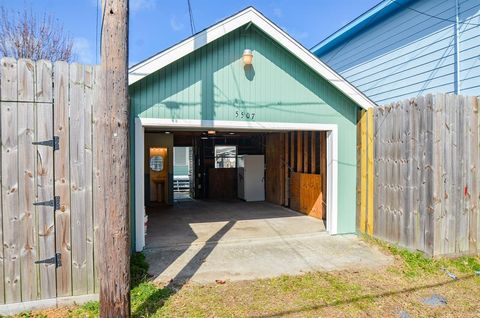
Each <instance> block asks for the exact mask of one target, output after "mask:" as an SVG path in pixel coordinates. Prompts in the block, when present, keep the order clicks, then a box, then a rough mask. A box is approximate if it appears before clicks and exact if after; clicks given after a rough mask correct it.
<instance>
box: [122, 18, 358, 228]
mask: <svg viewBox="0 0 480 318" xmlns="http://www.w3.org/2000/svg"><path fill="white" fill-rule="evenodd" d="M247 48H248V49H251V50H253V54H254V58H253V67H252V68H245V67H244V65H243V62H242V53H243V50H244V49H247ZM130 96H131V103H132V110H133V113H134V114H133V115H134V116H138V117H142V118H170V119H172V121H173V120H176V119H202V120H237V121H257V122H289V123H292V122H293V123H322V124H337V125H338V127H339V148H338V151H339V153H338V155H339V164H338V167H339V183H338V187H339V196H340V197H339V202H338V210H339V222H338V224H339V226H338V230H339V232H354V231H355V195H356V194H355V191H356V188H355V186H356V182H355V175H356V122H357V110H358V107H357V106H356V105H355V104H354V103H353V102H352V101H351V100H350V99H349V98H347V97H346V96H344V95H343V94H342V93H340V92H339V91H338V90H337V89H336V88H334V87H333V86H332V85H331V84H330V83H329V82H327V81H326V80H324V79H323V78H321V77H320V76H319V75H317V74H316V73H314V72H313V71H312V70H311V69H310V68H309V67H308V66H307V65H305V64H303V63H302V62H300V61H299V60H298V59H297V58H295V57H294V56H293V55H291V54H290V53H289V52H288V51H287V50H285V49H284V48H283V47H280V46H279V45H278V44H276V42H275V41H274V40H272V39H270V38H269V37H268V36H266V35H265V34H264V33H263V32H261V31H260V30H259V29H257V28H256V27H255V26H254V25H252V26H250V27H248V28H247V27H242V28H240V29H238V30H236V31H234V32H231V33H230V34H228V35H226V36H224V37H223V38H221V39H219V40H217V41H215V42H213V43H211V44H209V45H207V46H205V47H202V48H200V49H199V50H197V51H196V52H193V53H192V54H190V55H188V56H186V57H184V58H182V59H180V60H178V61H177V62H175V63H172V64H171V65H169V66H167V67H165V68H164V69H161V70H159V71H158V72H156V73H154V74H152V75H150V76H148V77H146V78H144V79H143V80H141V81H139V82H137V83H135V84H133V85H132V86H131V87H130ZM132 147H133V146H132Z"/></svg>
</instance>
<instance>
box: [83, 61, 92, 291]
mask: <svg viewBox="0 0 480 318" xmlns="http://www.w3.org/2000/svg"><path fill="white" fill-rule="evenodd" d="M94 76H95V73H94V69H93V67H92V66H85V106H84V114H83V116H84V118H85V131H84V134H85V137H84V138H85V139H84V142H85V226H86V247H87V248H86V260H87V263H86V266H87V268H86V270H87V292H88V293H94V291H95V287H94V286H95V276H94V270H93V266H94V265H93V264H94V259H93V254H94V253H93V250H94V237H93V235H94V234H93V227H94V225H93V193H92V191H93V175H92V169H93V157H92V156H93V153H92V107H93V102H94V91H93V87H94V84H95V82H94Z"/></svg>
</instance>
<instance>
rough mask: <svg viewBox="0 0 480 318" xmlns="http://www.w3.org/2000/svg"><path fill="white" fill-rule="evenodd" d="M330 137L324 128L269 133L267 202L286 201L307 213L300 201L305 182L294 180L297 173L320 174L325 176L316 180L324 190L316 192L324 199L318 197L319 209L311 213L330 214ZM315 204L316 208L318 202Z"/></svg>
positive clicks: (267, 143)
mask: <svg viewBox="0 0 480 318" xmlns="http://www.w3.org/2000/svg"><path fill="white" fill-rule="evenodd" d="M326 139H327V135H326V132H324V131H295V132H289V133H274V134H269V135H267V139H266V162H267V177H266V182H267V186H266V189H267V192H266V199H267V201H270V202H273V203H275V204H282V202H283V205H285V206H289V207H291V208H292V209H296V210H298V211H300V212H303V213H307V212H306V211H304V210H305V209H303V210H302V209H300V201H299V200H297V199H298V198H297V197H298V195H299V193H300V187H301V182H296V181H295V182H292V180H293V179H294V176H297V178H299V175H300V174H304V175H318V176H321V177H320V178H317V179H315V180H319V181H320V183H321V184H320V190H321V191H316V190H314V191H313V192H312V195H316V199H318V198H320V201H318V202H317V200H315V202H317V205H315V209H314V210H315V212H312V211H309V212H308V213H307V214H311V213H313V214H312V215H313V216H315V217H318V218H323V219H324V218H325V217H326V202H325V198H326V174H325V172H326V170H327V143H326ZM312 178H315V177H312ZM304 179H305V178H304ZM299 180H300V179H299ZM299 180H297V181H299ZM305 180H306V179H305ZM309 180H310V179H309ZM312 180H313V179H312ZM307 184H308V187H310V185H311V184H313V183H312V182H306V183H305V185H307ZM292 187H293V188H292ZM304 192H305V189H304ZM317 192H318V193H317ZM292 200H293V201H292ZM311 206H312V208H313V206H314V205H311Z"/></svg>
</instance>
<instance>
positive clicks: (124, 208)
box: [94, 0, 130, 318]
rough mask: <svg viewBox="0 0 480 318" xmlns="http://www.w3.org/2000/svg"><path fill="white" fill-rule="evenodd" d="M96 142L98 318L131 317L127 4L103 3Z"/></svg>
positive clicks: (116, 0) (124, 1) (111, 0)
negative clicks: (99, 154)
mask: <svg viewBox="0 0 480 318" xmlns="http://www.w3.org/2000/svg"><path fill="white" fill-rule="evenodd" d="M102 11H103V12H102V18H103V23H102V39H101V41H102V42H101V65H100V74H99V75H100V77H99V78H100V81H99V82H100V83H99V84H100V85H102V86H101V94H100V96H99V98H98V100H97V105H95V106H94V107H98V108H99V109H97V110H96V111H95V113H96V114H97V116H96V118H94V121H95V125H96V127H97V128H95V129H96V131H97V136H96V137H95V138H97V140H96V142H97V144H98V147H99V149H98V151H99V152H100V153H101V156H100V158H99V168H98V170H97V171H96V174H97V176H95V177H96V178H97V180H99V181H100V182H99V189H100V192H101V193H99V194H98V199H99V200H97V201H98V202H97V203H96V204H95V209H96V215H97V216H98V218H99V220H98V221H99V222H98V224H99V228H98V236H97V239H98V240H97V242H98V245H97V246H98V250H97V251H98V253H97V255H98V270H99V280H100V317H102V318H105V317H115V318H117V317H130V239H129V237H130V233H129V231H130V228H129V215H128V213H129V212H128V211H129V209H128V204H129V136H128V117H129V111H128V109H129V107H128V66H127V61H128V0H102Z"/></svg>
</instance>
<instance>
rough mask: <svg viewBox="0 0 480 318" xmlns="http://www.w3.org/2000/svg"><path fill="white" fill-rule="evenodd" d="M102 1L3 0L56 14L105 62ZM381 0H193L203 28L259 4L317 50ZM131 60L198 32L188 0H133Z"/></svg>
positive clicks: (80, 52) (83, 59) (80, 45)
mask: <svg viewBox="0 0 480 318" xmlns="http://www.w3.org/2000/svg"><path fill="white" fill-rule="evenodd" d="M99 1H100V0H0V6H3V7H5V8H7V9H12V10H15V11H18V10H23V9H25V8H26V9H28V10H32V12H33V13H34V14H36V15H39V16H41V15H43V14H44V13H47V14H51V15H52V16H54V17H55V18H58V20H59V21H60V22H61V23H63V25H64V29H65V30H66V31H67V32H68V33H69V35H70V36H71V38H72V39H73V43H74V44H73V46H74V52H75V60H76V61H77V62H80V63H86V64H94V63H98V62H99V57H98V56H99V48H98V47H99V37H100V35H99V32H100V31H99V29H100V25H101V23H100V18H101V8H100V6H99V4H98V3H99ZM378 2H380V0H257V1H252V0H190V3H191V7H192V13H193V21H194V24H195V30H196V31H197V32H198V31H200V30H202V29H205V28H207V27H209V26H211V25H213V24H215V23H216V22H218V21H221V20H223V19H224V18H226V17H228V16H230V15H233V14H235V13H237V12H238V11H241V10H242V9H244V8H246V7H248V6H253V7H255V8H256V9H257V10H259V11H260V12H262V13H263V14H264V15H265V16H266V17H267V18H269V19H270V20H272V21H273V22H275V24H277V25H278V26H280V27H281V28H282V29H283V30H284V31H286V32H287V33H289V34H290V35H291V36H292V37H293V38H295V39H296V40H297V41H299V42H300V43H302V44H303V45H304V46H305V47H307V48H311V47H312V46H314V45H315V44H317V43H319V42H320V41H321V40H323V39H325V38H326V37H328V36H329V35H330V34H332V33H334V32H335V31H337V30H338V29H339V28H341V27H342V26H344V25H345V24H347V23H348V22H350V21H352V20H353V19H355V18H356V17H358V16H359V15H361V14H362V13H363V12H365V11H367V10H368V9H370V8H372V7H373V6H375V5H376V4H377V3H378ZM129 24H130V26H129V28H130V29H129V41H130V43H129V64H130V65H134V64H136V63H138V62H140V61H142V60H144V59H146V58H148V57H150V56H152V55H154V54H156V53H158V52H160V51H162V50H164V49H166V48H168V47H170V46H172V45H174V44H176V43H178V42H180V41H181V40H183V39H185V38H188V37H189V36H190V35H192V32H191V28H190V19H189V14H188V4H187V0H130V21H129Z"/></svg>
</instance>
